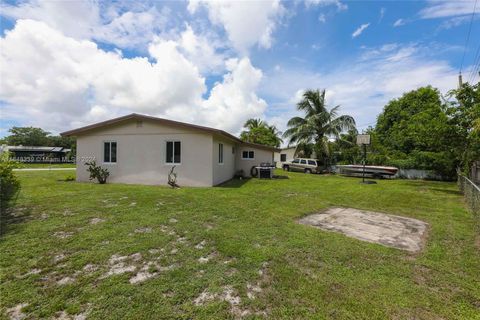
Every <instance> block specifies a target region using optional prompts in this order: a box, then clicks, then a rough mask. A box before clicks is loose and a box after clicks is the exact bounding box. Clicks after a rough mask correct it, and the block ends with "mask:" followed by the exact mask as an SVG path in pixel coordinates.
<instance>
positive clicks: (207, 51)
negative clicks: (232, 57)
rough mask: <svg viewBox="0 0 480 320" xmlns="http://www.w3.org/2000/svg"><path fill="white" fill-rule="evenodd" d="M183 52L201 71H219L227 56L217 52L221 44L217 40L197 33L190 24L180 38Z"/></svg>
mask: <svg viewBox="0 0 480 320" xmlns="http://www.w3.org/2000/svg"><path fill="white" fill-rule="evenodd" d="M178 42H179V46H180V49H181V51H182V53H184V55H185V56H186V57H187V58H188V59H189V60H190V61H192V62H193V63H194V64H195V65H196V66H197V67H198V68H199V69H200V71H201V72H218V71H221V70H223V67H224V60H225V57H224V56H223V55H222V54H219V53H218V52H217V48H218V47H220V45H219V44H218V43H217V41H216V40H214V39H212V38H207V37H206V36H205V35H198V34H196V33H195V32H194V31H193V29H192V27H191V26H190V25H188V24H187V25H186V29H185V31H183V32H182V33H181V34H180V38H179V39H178Z"/></svg>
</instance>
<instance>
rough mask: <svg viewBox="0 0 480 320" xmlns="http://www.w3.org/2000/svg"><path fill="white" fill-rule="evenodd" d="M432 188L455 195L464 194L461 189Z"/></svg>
mask: <svg viewBox="0 0 480 320" xmlns="http://www.w3.org/2000/svg"><path fill="white" fill-rule="evenodd" d="M430 190H432V191H436V192H443V193H446V194H451V195H455V196H461V195H462V193H461V192H460V190H451V189H442V188H430Z"/></svg>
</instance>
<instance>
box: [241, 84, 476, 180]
mask: <svg viewBox="0 0 480 320" xmlns="http://www.w3.org/2000/svg"><path fill="white" fill-rule="evenodd" d="M297 109H298V110H299V111H301V112H303V113H304V114H305V116H304V117H293V118H292V119H290V120H289V121H288V123H287V126H288V129H287V130H286V131H285V132H284V133H283V136H282V137H283V138H288V144H289V145H295V146H297V153H298V154H300V155H301V156H303V157H310V156H311V155H312V154H313V152H315V154H316V157H317V158H318V159H319V160H321V161H322V162H323V164H324V165H329V164H360V163H361V161H362V152H361V150H360V147H359V146H357V145H356V136H357V134H358V131H357V129H356V127H355V120H354V119H353V117H351V116H349V115H339V106H335V107H333V108H330V109H329V108H328V107H327V106H326V101H325V90H323V91H319V90H307V91H306V92H305V93H304V94H303V98H302V100H301V101H300V102H299V103H298V104H297ZM253 120H254V119H251V120H249V121H247V122H246V123H245V128H246V129H247V131H245V132H242V139H243V138H245V137H248V138H249V140H247V141H251V142H255V143H261V144H267V145H271V146H275V147H278V146H279V144H280V143H281V142H282V140H281V138H280V135H281V133H280V132H279V131H278V130H276V128H275V130H273V131H272V130H270V131H269V130H268V129H267V128H269V127H270V126H269V125H268V124H267V123H266V122H263V121H260V120H255V121H254V122H255V123H261V126H262V127H263V128H264V129H262V130H256V131H253V130H252V129H251V124H252V123H253V122H252V121H253ZM250 132H256V133H257V134H256V135H253V134H252V135H249V133H250ZM365 133H367V134H370V135H371V139H372V144H371V146H370V147H369V152H368V156H367V164H375V165H391V166H395V167H399V168H403V169H423V170H431V171H434V172H435V173H437V174H439V175H441V176H442V177H444V178H446V179H451V178H454V177H455V176H456V171H457V170H458V169H460V170H462V171H463V172H465V173H466V172H468V170H469V168H470V167H471V165H472V164H473V162H474V161H480V83H477V84H474V85H470V84H469V83H465V84H463V85H462V86H461V87H460V88H458V89H454V90H451V91H450V92H448V94H447V96H446V97H442V95H441V94H440V92H439V91H438V90H437V89H435V88H433V87H431V86H427V87H422V88H419V89H417V90H413V91H410V92H408V93H405V94H403V95H402V96H401V97H400V98H397V99H393V100H391V101H390V102H388V103H387V105H386V106H385V107H384V109H383V111H382V113H381V114H380V115H379V116H378V118H377V123H376V125H375V126H374V127H369V128H368V129H367V130H365Z"/></svg>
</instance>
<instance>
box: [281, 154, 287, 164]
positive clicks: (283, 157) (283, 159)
mask: <svg viewBox="0 0 480 320" xmlns="http://www.w3.org/2000/svg"><path fill="white" fill-rule="evenodd" d="M286 161H287V154H286V153H281V154H280V162H286Z"/></svg>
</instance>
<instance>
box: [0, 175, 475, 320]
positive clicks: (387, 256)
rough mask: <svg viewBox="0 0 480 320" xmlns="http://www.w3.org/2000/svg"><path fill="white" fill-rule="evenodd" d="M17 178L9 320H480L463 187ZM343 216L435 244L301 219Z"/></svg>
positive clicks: (4, 246) (2, 302) (316, 178)
mask: <svg viewBox="0 0 480 320" xmlns="http://www.w3.org/2000/svg"><path fill="white" fill-rule="evenodd" d="M17 174H18V176H19V177H20V178H21V181H22V191H21V194H20V196H19V198H18V201H17V204H16V208H15V211H14V213H15V215H16V216H17V218H16V222H15V223H12V224H10V225H9V228H8V230H7V232H6V233H5V234H4V235H3V236H2V237H1V238H0V268H1V271H0V272H1V281H0V297H1V299H0V306H1V312H2V314H4V315H3V317H5V318H7V309H10V310H9V312H10V314H12V312H14V311H13V310H12V309H11V308H14V307H15V306H18V312H22V313H23V314H25V315H27V317H28V318H34V319H35V318H51V317H55V316H57V317H58V316H66V315H70V316H71V317H72V318H73V316H74V315H88V318H89V319H90V318H91V319H192V318H195V319H225V318H239V317H242V316H243V317H244V318H247V319H248V318H265V317H266V318H271V319H480V248H479V245H478V243H479V242H480V240H479V238H478V231H477V229H476V226H475V221H474V218H473V216H472V215H471V214H470V213H469V212H468V211H467V210H466V209H465V207H464V204H463V199H462V196H461V195H460V194H459V192H458V191H457V190H458V189H457V187H456V185H455V184H454V183H443V182H426V181H408V180H391V181H390V180H382V181H378V184H377V185H361V184H359V183H358V182H359V180H358V179H355V178H346V177H338V176H325V175H323V176H322V175H305V174H301V173H282V174H286V175H287V176H288V179H276V180H259V179H252V180H244V181H232V182H230V183H228V184H226V185H224V186H222V187H215V188H181V189H178V190H172V189H169V188H166V187H155V186H135V185H118V184H117V185H115V184H107V185H98V184H86V183H76V182H66V181H63V180H64V178H65V177H67V176H69V175H71V174H72V173H71V172H62V171H54V172H44V171H42V172H18V173H17ZM331 206H346V207H354V208H360V209H368V210H374V211H380V212H386V213H391V214H397V215H403V216H407V217H414V218H417V219H421V220H423V221H426V222H428V223H429V232H428V238H427V242H426V247H425V248H424V250H423V251H422V252H420V253H417V254H410V253H407V252H404V251H401V250H397V249H393V248H388V247H384V246H381V245H377V244H372V243H366V242H362V241H359V240H355V239H352V238H348V237H345V236H343V235H341V234H337V233H332V232H324V231H321V230H319V229H315V228H312V227H309V226H305V225H300V224H298V223H296V219H298V218H299V217H302V216H304V215H306V214H310V213H313V212H317V211H319V210H322V209H325V208H327V207H331ZM125 270H127V271H126V272H124V273H122V271H125ZM139 270H143V271H141V272H140V274H138V272H139ZM142 272H143V273H142ZM115 273H117V274H115ZM136 275H138V276H142V275H147V276H150V277H151V278H149V279H147V280H145V281H143V282H138V283H130V281H133V282H135V281H136V280H138V278H134V277H135V276H136ZM21 304H24V306H23V308H22V309H21V310H20V306H19V305H21Z"/></svg>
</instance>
